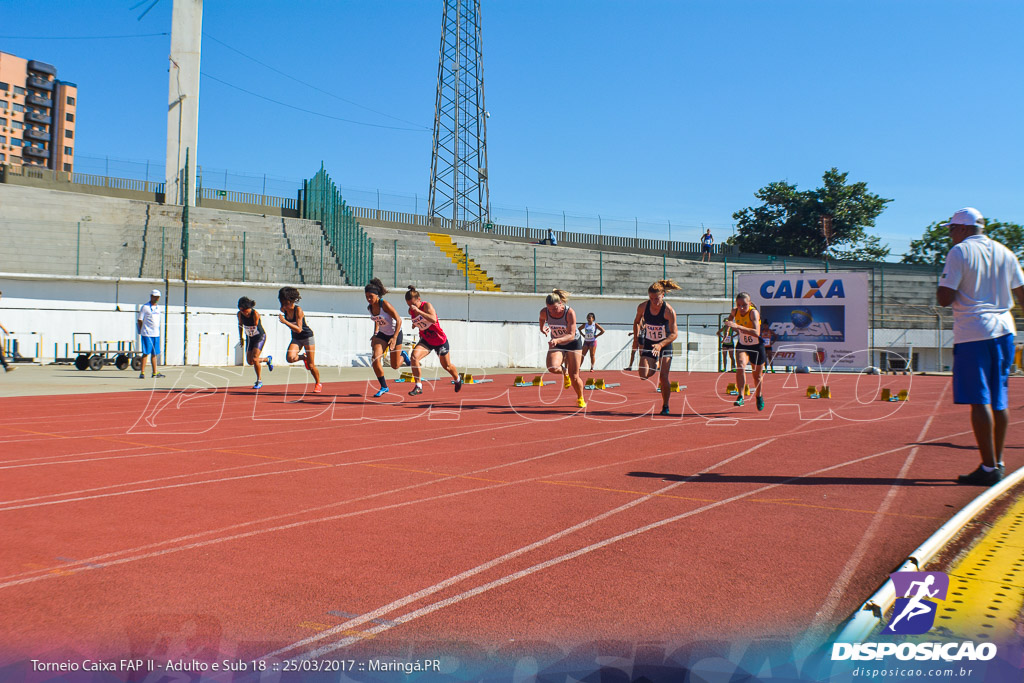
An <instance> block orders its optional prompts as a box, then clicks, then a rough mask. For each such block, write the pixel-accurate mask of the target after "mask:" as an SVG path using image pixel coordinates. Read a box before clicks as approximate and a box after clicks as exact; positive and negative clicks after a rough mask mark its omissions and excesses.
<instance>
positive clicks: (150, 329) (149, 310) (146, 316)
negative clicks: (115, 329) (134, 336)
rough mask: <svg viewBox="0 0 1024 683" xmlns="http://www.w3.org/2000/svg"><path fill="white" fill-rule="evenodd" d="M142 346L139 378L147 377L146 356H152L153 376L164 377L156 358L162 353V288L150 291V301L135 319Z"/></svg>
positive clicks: (141, 307) (140, 309)
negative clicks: (158, 368) (157, 367)
mask: <svg viewBox="0 0 1024 683" xmlns="http://www.w3.org/2000/svg"><path fill="white" fill-rule="evenodd" d="M135 327H136V329H137V330H138V332H139V339H140V346H141V347H142V368H141V372H140V373H139V379H145V378H146V358H147V357H148V358H152V359H153V360H152V363H153V377H154V378H156V377H164V375H163V374H161V373H160V372H159V371H158V370H157V369H156V359H157V356H159V355H160V290H159V289H154V290H153V291H152V292H150V293H149V303H146V304H142V305H141V306H139V317H138V320H136V321H135Z"/></svg>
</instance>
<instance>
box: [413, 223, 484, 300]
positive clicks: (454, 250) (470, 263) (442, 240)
mask: <svg viewBox="0 0 1024 683" xmlns="http://www.w3.org/2000/svg"><path fill="white" fill-rule="evenodd" d="M427 234H428V235H429V236H430V241H432V242H433V243H434V244H435V245H436V246H437V248H438V249H440V250H441V253H443V254H444V255H445V256H447V257H448V258H449V259H451V262H452V263H453V264H455V267H456V268H458V270H459V273H461V274H463V275H466V271H467V270H468V271H469V281H470V282H472V283H473V286H474V287H476V289H477V290H478V291H482V292H500V291H501V287H500V286H499V285H498V283H496V282H495V281H494V278H493V277H491V276H489V275H488V274H487V271H486V270H484V269H483V268H481V267H480V266H479V265H477V263H476V261H474V260H473V259H471V258H468V257H467V255H466V252H465V250H463V249H462V248H461V247H459V245H457V244H455V242H453V241H452V238H451V237H450V236H448V235H445V234H442V233H438V232H430V233H427Z"/></svg>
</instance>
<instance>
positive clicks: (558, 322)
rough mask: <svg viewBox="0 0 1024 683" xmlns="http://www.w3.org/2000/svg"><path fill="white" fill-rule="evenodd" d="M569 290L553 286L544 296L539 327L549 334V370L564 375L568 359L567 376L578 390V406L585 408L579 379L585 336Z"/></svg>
mask: <svg viewBox="0 0 1024 683" xmlns="http://www.w3.org/2000/svg"><path fill="white" fill-rule="evenodd" d="M567 301H569V293H568V292H566V291H564V290H561V289H553V290H551V293H550V294H548V296H547V299H546V300H545V306H544V308H542V309H540V331H541V333H542V334H545V335H548V336H549V337H550V339H549V340H548V357H547V364H548V372H551V373H554V374H556V375H562V374H563V371H562V363H563V362H564V363H565V366H566V369H565V373H564V374H565V376H566V377H567V378H568V379H569V386H571V387H572V389H573V391H575V392H576V406H577V407H579V408H586V407H587V402H586V401H584V400H583V381H582V380H581V379H580V361H581V360H582V356H583V354H582V349H583V339H582V338H581V337H580V333H579V331H578V330H577V329H576V311H574V310H572V309H571V308H569V306H568V305H567V304H566V302H567Z"/></svg>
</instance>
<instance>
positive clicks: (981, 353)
mask: <svg viewBox="0 0 1024 683" xmlns="http://www.w3.org/2000/svg"><path fill="white" fill-rule="evenodd" d="M1013 350H1014V349H1013V335H1012V334H1006V335H1003V336H1002V337H998V338H996V339H982V340H981V341H975V342H966V343H964V344H954V345H953V403H964V404H971V405H991V406H992V409H993V410H1006V406H1007V395H1006V385H1007V383H1008V381H1009V378H1010V365H1011V364H1012V363H1013Z"/></svg>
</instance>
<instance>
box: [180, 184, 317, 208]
mask: <svg viewBox="0 0 1024 683" xmlns="http://www.w3.org/2000/svg"><path fill="white" fill-rule="evenodd" d="M197 194H198V197H196V199H197V200H198V201H197V203H199V204H200V205H201V204H202V200H204V199H213V200H219V201H224V202H232V203H235V204H246V205H248V206H255V207H264V206H265V207H268V208H275V209H290V210H292V211H298V210H299V200H298V198H297V197H275V196H272V195H266V194H254V193H252V192H236V191H234V190H215V189H213V188H209V187H202V188H199V191H198V193H197Z"/></svg>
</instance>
